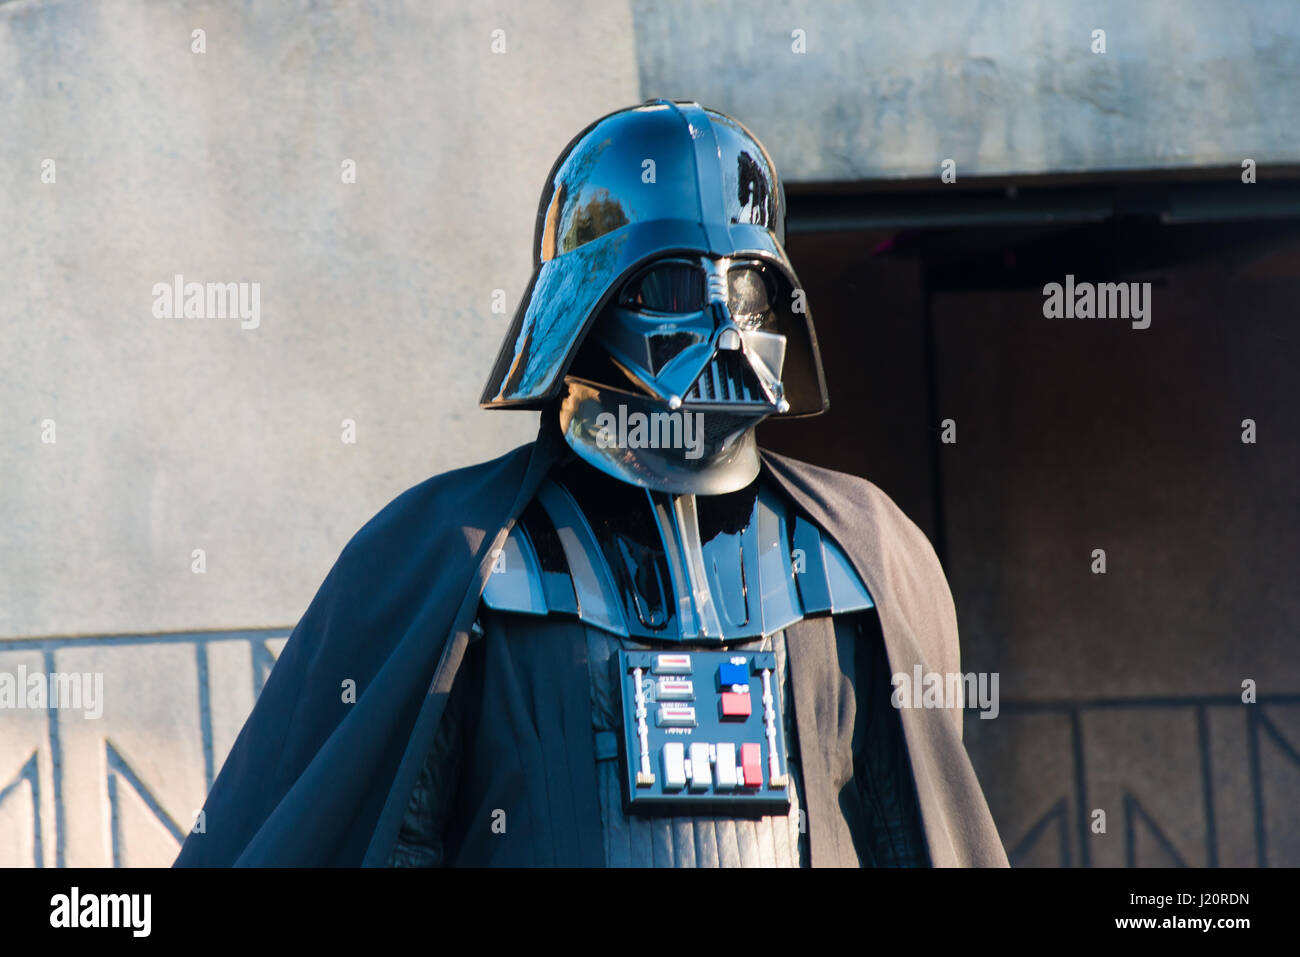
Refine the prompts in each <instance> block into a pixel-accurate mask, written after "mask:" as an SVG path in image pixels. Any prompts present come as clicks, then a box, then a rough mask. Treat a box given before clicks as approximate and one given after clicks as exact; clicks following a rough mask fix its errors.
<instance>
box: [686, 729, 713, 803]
mask: <svg viewBox="0 0 1300 957" xmlns="http://www.w3.org/2000/svg"><path fill="white" fill-rule="evenodd" d="M712 784H713V768H712V767H711V766H710V765H709V746H708V744H707V743H705V742H703V741H696V742H694V743H692V744H691V790H692V791H703V790H706V789H707V788H709V787H710V786H711V785H712Z"/></svg>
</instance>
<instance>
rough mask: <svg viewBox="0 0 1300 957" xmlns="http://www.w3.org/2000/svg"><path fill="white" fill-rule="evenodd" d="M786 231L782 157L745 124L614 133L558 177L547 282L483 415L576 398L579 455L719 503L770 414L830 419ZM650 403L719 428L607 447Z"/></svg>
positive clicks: (493, 381) (648, 125)
mask: <svg viewBox="0 0 1300 957" xmlns="http://www.w3.org/2000/svg"><path fill="white" fill-rule="evenodd" d="M784 230H785V202H784V194H783V191H782V189H781V185H780V181H779V180H778V179H777V177H776V173H775V170H774V169H773V166H772V162H771V159H770V157H769V156H768V155H767V152H766V151H765V150H764V149H763V147H762V146H761V145H760V144H759V143H758V141H757V140H756V139H754V137H753V136H752V135H751V134H750V133H749V132H748V131H747V130H746V129H745V128H744V127H743V126H741V125H740V124H739V123H737V122H736V121H735V120H733V119H731V118H730V117H728V116H725V115H724V114H721V113H717V112H714V111H711V110H705V109H703V108H701V107H699V106H698V105H696V104H694V103H674V102H669V101H666V100H658V101H653V102H650V103H647V104H645V105H643V106H639V107H634V108H632V109H628V110H622V111H619V112H617V113H613V114H611V115H609V116H607V117H604V118H603V119H601V120H598V121H597V122H596V123H594V124H592V125H591V126H590V127H588V128H587V129H586V130H585V131H584V132H583V133H582V134H580V135H579V136H578V137H577V138H576V139H575V140H574V141H573V142H572V143H570V144H569V146H568V147H567V148H566V149H565V151H564V153H563V154H561V156H560V158H559V160H558V161H557V163H556V165H555V167H554V168H553V170H552V172H551V175H550V177H549V179H548V181H547V184H546V188H545V190H544V191H543V195H542V201H541V204H540V206H539V209H538V221H537V231H536V235H535V247H534V248H535V255H536V259H535V266H536V268H535V272H534V275H533V278H532V281H531V282H530V284H529V287H528V290H527V292H526V293H525V295H524V297H523V301H522V302H521V303H520V306H519V309H518V311H517V312H516V314H515V317H514V321H513V324H512V326H511V329H510V332H509V333H508V334H507V337H506V340H505V342H504V343H503V344H502V348H501V352H500V354H499V356H498V358H497V362H496V364H495V367H494V368H493V371H492V374H491V376H490V377H489V379H488V383H487V386H486V388H485V389H484V393H483V398H482V400H481V401H482V404H483V405H484V407H486V408H510V407H513V408H542V407H544V406H547V405H548V404H549V403H551V402H552V401H554V400H556V399H559V400H561V403H562V405H561V425H562V427H563V428H564V430H565V436H566V438H567V439H568V440H569V443H570V445H572V446H573V447H574V448H575V449H576V450H577V451H578V453H579V454H580V455H582V456H583V457H584V458H587V459H588V460H589V461H591V462H592V464H594V465H596V466H597V467H598V468H602V469H603V470H605V471H607V472H609V473H610V474H614V475H616V476H617V477H619V478H622V479H624V480H625V481H630V482H634V483H635V484H639V485H645V486H647V487H650V488H661V489H663V490H666V491H681V492H688V491H690V492H703V493H706V494H710V493H715V492H721V491H728V490H730V488H731V487H736V488H738V487H741V486H743V485H744V484H747V483H748V482H749V481H751V480H752V479H753V477H754V475H755V474H757V470H758V459H757V451H756V447H755V445H754V440H753V428H754V426H755V425H756V424H757V423H758V422H759V421H760V420H761V419H762V418H764V417H765V416H767V415H783V414H789V415H815V414H817V413H819V412H821V411H823V410H824V409H825V408H826V405H827V401H826V391H825V383H824V380H823V376H822V369H821V362H820V357H819V356H818V353H817V343H816V338H815V335H814V333H813V327H812V322H811V317H810V316H809V315H808V312H807V310H806V307H805V306H804V302H803V296H802V293H801V292H800V290H799V284H798V280H797V278H796V276H795V273H794V269H793V267H792V266H791V265H790V261H789V258H788V257H787V256H786V253H785V250H784V249H783V247H782V242H783V240H784ZM633 407H635V410H636V411H637V412H639V413H641V414H644V415H648V416H653V415H656V414H659V415H661V416H662V415H665V414H668V413H673V414H684V415H687V416H688V418H689V417H691V416H696V417H698V416H704V417H705V419H704V421H703V425H702V426H701V428H700V430H699V434H698V435H697V436H691V438H693V439H698V441H696V442H695V443H694V444H692V445H690V447H689V448H687V449H685V450H683V449H680V448H677V449H675V448H673V447H672V445H671V444H670V446H669V447H668V448H664V447H662V445H660V447H653V448H651V449H649V450H647V449H635V448H630V447H627V446H626V445H625V444H618V443H616V444H615V445H613V446H610V445H607V444H606V442H605V440H606V439H607V438H608V429H607V428H606V429H603V430H602V427H601V425H600V424H598V422H597V420H598V419H601V421H602V422H604V423H605V424H606V425H607V424H608V422H609V421H610V420H609V418H608V417H609V416H610V415H614V414H615V413H616V412H617V413H618V414H619V415H623V416H627V415H630V414H631V412H630V411H629V410H631V409H633ZM602 416H603V417H604V418H602ZM619 421H620V422H623V419H619ZM660 421H662V420H660ZM690 425H691V423H690V422H687V423H685V429H686V431H687V432H689V431H690ZM619 437H620V438H625V437H626V436H624V435H623V432H622V431H620V433H619ZM633 437H634V438H635V436H633ZM654 438H658V436H653V437H652V439H654ZM633 444H636V443H633ZM652 453H653V454H652ZM665 469H666V470H667V472H668V473H671V474H665ZM742 479H743V481H742ZM736 483H739V484H736Z"/></svg>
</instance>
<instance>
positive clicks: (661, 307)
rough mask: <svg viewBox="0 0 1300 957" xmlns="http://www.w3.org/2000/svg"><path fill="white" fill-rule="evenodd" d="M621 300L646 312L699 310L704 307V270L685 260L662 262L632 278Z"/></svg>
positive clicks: (632, 307)
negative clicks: (683, 261) (684, 261)
mask: <svg viewBox="0 0 1300 957" xmlns="http://www.w3.org/2000/svg"><path fill="white" fill-rule="evenodd" d="M622 303H623V305H624V306H626V307H627V308H629V309H644V310H646V311H649V312H669V313H689V312H699V311H700V310H701V309H703V308H704V273H703V271H702V270H701V269H700V268H699V267H697V266H692V265H689V264H687V263H662V264H661V265H658V266H655V267H653V268H652V269H648V270H647V271H645V272H643V273H642V274H641V275H640V276H638V277H637V278H636V279H633V280H632V282H630V283H629V284H628V286H627V288H626V289H625V290H624V292H623V297H622Z"/></svg>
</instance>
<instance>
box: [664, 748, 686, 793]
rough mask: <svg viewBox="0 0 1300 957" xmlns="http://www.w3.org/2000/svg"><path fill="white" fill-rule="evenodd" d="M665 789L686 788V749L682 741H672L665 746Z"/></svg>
mask: <svg viewBox="0 0 1300 957" xmlns="http://www.w3.org/2000/svg"><path fill="white" fill-rule="evenodd" d="M663 765H664V787H665V788H684V787H686V747H685V745H683V744H682V743H681V742H680V741H670V742H669V743H668V744H665V745H664V750H663Z"/></svg>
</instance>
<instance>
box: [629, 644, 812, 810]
mask: <svg viewBox="0 0 1300 957" xmlns="http://www.w3.org/2000/svg"><path fill="white" fill-rule="evenodd" d="M617 667H618V669H619V679H620V680H619V687H620V689H621V691H622V702H623V754H622V759H623V769H624V781H623V783H624V794H625V797H626V802H625V804H626V808H627V810H628V811H629V812H638V811H639V812H642V813H670V814H689V813H691V812H692V811H694V810H700V811H704V810H712V811H714V812H718V813H734V814H741V813H746V812H748V813H750V814H772V813H782V812H784V811H788V810H789V809H790V795H789V789H790V779H789V774H788V772H787V769H786V764H785V761H786V750H785V725H784V722H783V721H782V718H781V704H780V701H779V695H778V688H777V683H776V656H775V655H774V654H773V653H772V652H770V651H767V652H757V651H691V652H681V651H671V652H668V651H620V652H619V653H618V660H617Z"/></svg>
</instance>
